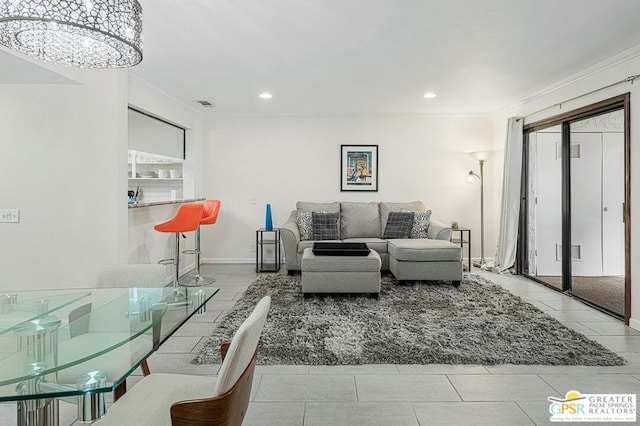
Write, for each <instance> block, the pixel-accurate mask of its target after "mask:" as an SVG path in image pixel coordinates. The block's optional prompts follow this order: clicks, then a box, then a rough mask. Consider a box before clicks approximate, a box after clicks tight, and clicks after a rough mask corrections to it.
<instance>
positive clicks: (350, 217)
mask: <svg viewBox="0 0 640 426" xmlns="http://www.w3.org/2000/svg"><path fill="white" fill-rule="evenodd" d="M381 235H382V231H381V228H380V209H379V208H378V203H352V202H342V203H341V204H340V236H341V237H342V239H347V238H380V236H381Z"/></svg>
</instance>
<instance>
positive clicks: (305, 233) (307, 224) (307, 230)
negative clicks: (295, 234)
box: [298, 212, 313, 241]
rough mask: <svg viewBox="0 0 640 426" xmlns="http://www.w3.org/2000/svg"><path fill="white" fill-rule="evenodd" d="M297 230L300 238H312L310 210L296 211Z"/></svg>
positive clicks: (302, 239)
mask: <svg viewBox="0 0 640 426" xmlns="http://www.w3.org/2000/svg"><path fill="white" fill-rule="evenodd" d="M298 230H299V231H300V240H301V241H308V240H313V219H312V215H311V212H298Z"/></svg>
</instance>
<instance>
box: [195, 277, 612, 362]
mask: <svg viewBox="0 0 640 426" xmlns="http://www.w3.org/2000/svg"><path fill="white" fill-rule="evenodd" d="M300 280H301V279H300V276H286V275H261V276H260V277H259V278H258V279H257V280H256V281H255V282H254V283H252V284H251V285H250V286H249V288H248V289H247V290H246V292H245V293H244V294H243V296H242V298H241V299H240V300H239V301H238V302H237V303H236V305H235V307H234V308H233V310H232V311H231V312H230V313H229V314H228V315H227V316H226V317H225V318H224V319H223V320H222V323H221V324H220V326H219V327H218V328H216V329H215V331H214V334H215V336H214V337H211V338H209V340H208V341H207V343H206V344H205V346H204V347H203V348H202V349H201V350H200V352H199V353H198V354H197V356H196V357H195V358H194V359H193V361H192V362H193V363H194V364H217V363H220V355H219V346H220V343H221V342H222V341H225V340H231V337H232V336H233V334H234V332H235V331H236V330H237V328H238V327H239V326H240V324H241V323H242V321H244V319H245V318H246V317H247V316H248V315H249V313H250V312H251V311H252V310H253V307H254V306H255V304H256V303H257V302H258V301H259V300H260V299H261V298H262V297H263V296H265V295H269V296H271V298H272V301H271V310H270V311H269V316H268V318H267V322H266V324H265V327H264V330H263V332H262V337H261V342H260V346H259V350H258V364H263V365H291V364H303V365H358V364H482V365H493V364H544V365H605V366H606V365H622V364H625V360H624V359H623V358H621V357H620V356H618V355H617V354H615V353H614V352H611V351H610V350H608V349H606V348H605V347H604V346H602V345H600V344H599V343H597V342H594V341H592V340H589V339H587V338H586V337H585V336H583V335H582V334H580V333H578V332H576V331H573V330H571V329H569V328H567V327H565V326H563V325H562V324H560V323H559V322H558V321H557V320H556V319H554V318H553V317H551V316H549V315H547V314H545V313H544V312H542V311H541V310H539V309H538V308H536V307H534V306H533V305H531V304H529V303H527V302H524V301H523V300H522V299H521V298H519V297H517V296H514V295H513V294H511V293H510V292H508V291H506V290H505V289H503V288H502V287H500V286H498V285H496V284H494V283H492V282H490V281H488V280H486V279H484V278H482V277H481V276H479V275H474V274H465V276H464V278H463V281H462V284H461V286H460V287H459V288H455V287H453V286H452V285H451V284H450V283H448V282H437V281H433V282H429V281H425V282H409V283H408V284H403V285H400V284H398V281H397V280H396V279H395V278H394V277H393V276H391V275H383V278H382V289H381V292H380V298H379V299H373V298H369V297H366V296H323V297H311V298H309V299H304V298H303V295H302V292H301V283H300Z"/></svg>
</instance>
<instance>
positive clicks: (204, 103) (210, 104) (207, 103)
mask: <svg viewBox="0 0 640 426" xmlns="http://www.w3.org/2000/svg"><path fill="white" fill-rule="evenodd" d="M196 102H197V103H199V104H200V105H202V106H203V107H207V108H213V107H214V106H215V105H214V104H212V103H211V102H209V101H196Z"/></svg>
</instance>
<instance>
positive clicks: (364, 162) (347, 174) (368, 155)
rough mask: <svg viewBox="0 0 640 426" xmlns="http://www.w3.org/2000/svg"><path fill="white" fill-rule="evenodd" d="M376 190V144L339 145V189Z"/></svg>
mask: <svg viewBox="0 0 640 426" xmlns="http://www.w3.org/2000/svg"><path fill="white" fill-rule="evenodd" d="M377 190H378V145H340V191H374V192H375V191H377Z"/></svg>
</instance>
